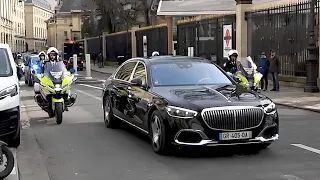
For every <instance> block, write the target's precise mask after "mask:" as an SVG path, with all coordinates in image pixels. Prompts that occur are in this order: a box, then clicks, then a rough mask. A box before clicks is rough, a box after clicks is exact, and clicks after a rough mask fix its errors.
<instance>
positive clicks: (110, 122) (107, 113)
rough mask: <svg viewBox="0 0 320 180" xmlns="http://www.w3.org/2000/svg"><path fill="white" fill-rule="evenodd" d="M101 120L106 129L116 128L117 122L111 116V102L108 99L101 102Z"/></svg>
mask: <svg viewBox="0 0 320 180" xmlns="http://www.w3.org/2000/svg"><path fill="white" fill-rule="evenodd" d="M103 120H104V124H105V126H106V127H107V128H116V127H117V126H118V123H119V120H118V119H117V118H116V117H115V116H114V115H113V111H112V107H111V102H110V99H109V98H108V97H106V98H105V99H104V102H103Z"/></svg>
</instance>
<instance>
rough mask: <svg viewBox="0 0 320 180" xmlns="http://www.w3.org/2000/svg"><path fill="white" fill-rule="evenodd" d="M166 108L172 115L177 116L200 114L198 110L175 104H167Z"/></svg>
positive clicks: (186, 116) (188, 116)
mask: <svg viewBox="0 0 320 180" xmlns="http://www.w3.org/2000/svg"><path fill="white" fill-rule="evenodd" d="M166 110H167V113H168V114H169V115H170V116H172V117H176V118H194V117H196V116H197V114H198V113H197V112H196V111H193V110H190V109H185V108H180V107H175V106H167V107H166Z"/></svg>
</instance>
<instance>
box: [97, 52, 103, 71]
mask: <svg viewBox="0 0 320 180" xmlns="http://www.w3.org/2000/svg"><path fill="white" fill-rule="evenodd" d="M97 60H98V64H99V65H98V66H99V68H101V67H103V56H102V53H101V52H100V53H99V55H98V57H97Z"/></svg>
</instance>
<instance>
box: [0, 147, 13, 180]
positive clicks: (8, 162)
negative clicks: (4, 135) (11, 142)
mask: <svg viewBox="0 0 320 180" xmlns="http://www.w3.org/2000/svg"><path fill="white" fill-rule="evenodd" d="M0 147H1V149H0V166H1V167H4V168H1V170H0V179H4V178H6V177H8V176H9V175H10V174H11V171H12V170H13V167H14V156H13V153H12V152H11V150H10V149H9V148H8V144H7V143H5V142H3V141H0Z"/></svg>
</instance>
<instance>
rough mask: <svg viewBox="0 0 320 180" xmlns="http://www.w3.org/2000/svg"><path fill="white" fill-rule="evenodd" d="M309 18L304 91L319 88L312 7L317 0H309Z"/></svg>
mask: <svg viewBox="0 0 320 180" xmlns="http://www.w3.org/2000/svg"><path fill="white" fill-rule="evenodd" d="M310 1H311V3H310V18H309V20H310V21H309V46H308V59H307V60H306V70H307V78H306V86H305V88H304V92H319V88H318V86H317V78H318V76H317V74H318V72H317V61H318V59H317V56H316V52H317V47H316V39H315V33H314V31H315V12H314V7H315V5H316V2H317V0H310Z"/></svg>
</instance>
